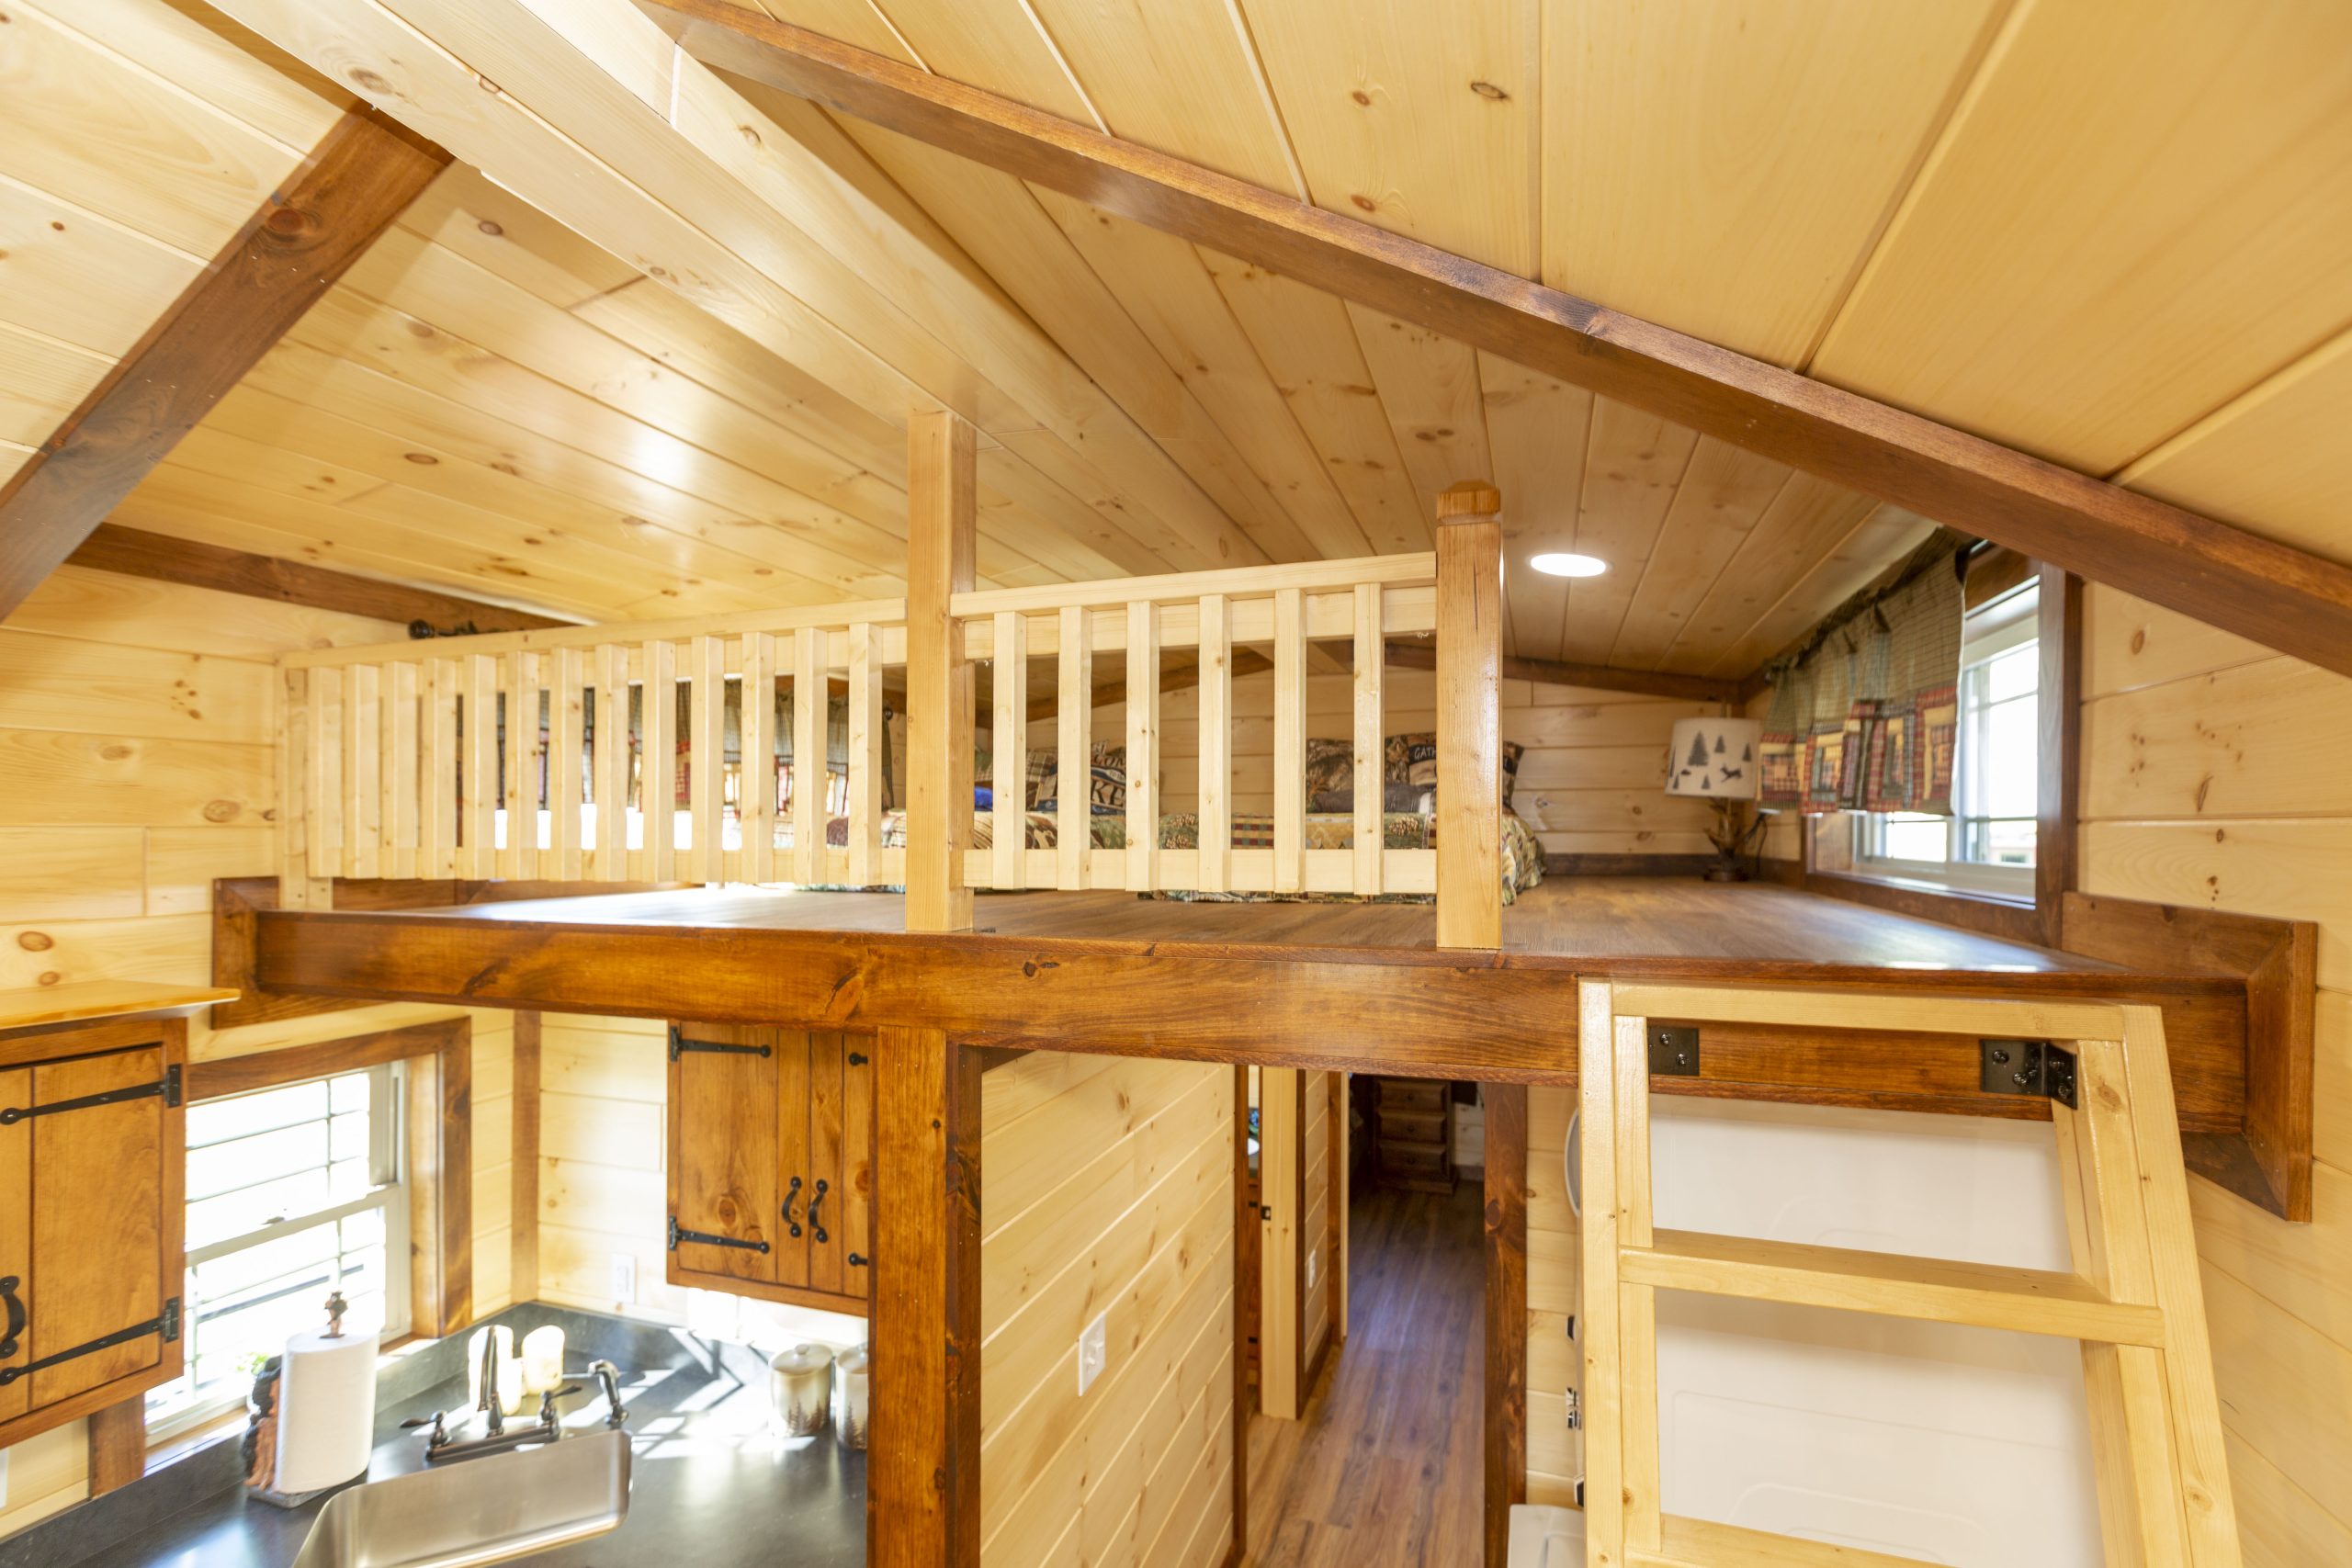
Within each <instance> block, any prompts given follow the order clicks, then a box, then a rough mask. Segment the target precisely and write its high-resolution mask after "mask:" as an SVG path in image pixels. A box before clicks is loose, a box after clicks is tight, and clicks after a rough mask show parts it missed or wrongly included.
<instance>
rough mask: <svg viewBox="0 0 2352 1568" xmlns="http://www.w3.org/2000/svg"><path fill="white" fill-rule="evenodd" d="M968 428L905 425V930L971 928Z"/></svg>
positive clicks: (950, 420) (951, 416) (915, 418)
mask: <svg viewBox="0 0 2352 1568" xmlns="http://www.w3.org/2000/svg"><path fill="white" fill-rule="evenodd" d="M975 457H976V447H975V437H974V432H973V429H972V426H971V425H970V424H969V423H966V422H965V421H964V420H963V419H962V418H960V417H959V416H957V415H956V414H955V413H952V412H947V411H945V410H929V411H922V412H916V413H915V414H913V415H912V416H911V417H910V418H909V420H908V421H907V929H908V930H909V931H969V930H970V929H971V926H972V895H971V890H970V889H969V888H967V887H966V886H964V854H965V851H966V850H967V847H968V846H969V845H970V843H971V841H972V666H971V663H970V661H969V660H967V659H966V658H965V654H964V623H963V622H962V621H961V620H960V619H958V618H957V617H956V615H955V613H954V598H955V595H956V594H957V593H961V592H969V591H970V589H971V586H972V538H973V521H974V518H975V516H976V515H977V512H978V489H977V479H976V474H977V469H976V467H975Z"/></svg>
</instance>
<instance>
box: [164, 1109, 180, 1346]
mask: <svg viewBox="0 0 2352 1568" xmlns="http://www.w3.org/2000/svg"><path fill="white" fill-rule="evenodd" d="M172 1071H174V1072H175V1073H176V1072H178V1071H179V1069H178V1068H177V1067H174V1068H173V1069H172ZM163 1326H164V1344H166V1345H169V1344H171V1343H173V1342H174V1341H175V1340H176V1339H178V1338H179V1337H180V1299H179V1297H177V1296H174V1297H173V1298H172V1299H171V1300H170V1301H167V1302H165V1303H164V1319H163Z"/></svg>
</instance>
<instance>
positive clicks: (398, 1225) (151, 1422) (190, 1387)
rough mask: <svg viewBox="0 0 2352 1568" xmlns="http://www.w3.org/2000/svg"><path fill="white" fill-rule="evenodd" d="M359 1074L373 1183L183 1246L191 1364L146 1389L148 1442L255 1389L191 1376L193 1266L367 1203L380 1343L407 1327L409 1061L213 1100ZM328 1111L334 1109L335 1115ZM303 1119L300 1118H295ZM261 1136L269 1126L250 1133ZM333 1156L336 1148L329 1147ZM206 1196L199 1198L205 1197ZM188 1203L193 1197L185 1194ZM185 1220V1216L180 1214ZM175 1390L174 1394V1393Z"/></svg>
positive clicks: (190, 1425)
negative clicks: (378, 1242) (378, 1255)
mask: <svg viewBox="0 0 2352 1568" xmlns="http://www.w3.org/2000/svg"><path fill="white" fill-rule="evenodd" d="M357 1076H364V1077H368V1079H369V1080H370V1082H369V1088H368V1175H369V1178H370V1181H369V1188H368V1191H367V1192H365V1193H363V1194H361V1195H360V1196H358V1197H356V1198H349V1199H345V1200H344V1201H340V1202H336V1203H330V1204H327V1205H325V1206H324V1207H322V1208H318V1209H311V1210H305V1211H303V1212H302V1213H299V1214H290V1215H288V1216H287V1217H286V1218H284V1219H280V1220H273V1221H270V1222H268V1223H266V1224H261V1225H258V1226H255V1227H254V1229H252V1230H248V1231H244V1232H241V1233H239V1234H238V1235H230V1236H223V1237H221V1238H220V1239H219V1240H217V1241H212V1242H208V1243H206V1244H205V1245H203V1246H202V1247H187V1248H186V1249H185V1251H184V1254H183V1258H182V1261H181V1293H182V1295H183V1297H184V1299H185V1300H186V1301H187V1327H186V1329H185V1330H184V1337H185V1339H186V1341H187V1369H186V1370H185V1371H183V1372H182V1373H181V1375H180V1376H179V1377H177V1378H175V1379H173V1380H172V1381H171V1382H166V1383H161V1384H158V1385H157V1386H156V1387H155V1388H153V1389H151V1390H149V1391H148V1393H147V1395H146V1403H145V1405H144V1409H145V1416H146V1423H147V1436H148V1440H149V1441H150V1442H156V1441H164V1440H168V1439H170V1438H175V1437H177V1436H180V1435H181V1434H184V1433H187V1432H190V1431H193V1430H195V1429H197V1428H198V1427H205V1426H209V1425H210V1424H211V1423H213V1422H215V1421H218V1420H220V1419H221V1418H222V1417H223V1416H227V1415H228V1414H230V1413H231V1412H232V1411H235V1410H239V1409H242V1408H243V1406H244V1404H245V1402H246V1398H247V1395H248V1393H250V1386H251V1385H250V1383H249V1382H247V1381H246V1380H244V1379H243V1378H240V1377H238V1376H235V1375H232V1376H231V1377H229V1378H227V1379H225V1380H220V1381H218V1382H216V1383H215V1385H214V1386H213V1387H212V1388H211V1390H210V1392H209V1393H208V1392H206V1391H205V1390H203V1389H201V1388H199V1387H198V1385H197V1384H196V1383H195V1382H194V1378H195V1375H196V1374H195V1370H194V1369H195V1362H196V1346H197V1343H198V1337H199V1335H200V1334H201V1332H202V1324H203V1320H204V1308H203V1305H202V1303H201V1302H200V1301H199V1299H198V1294H197V1292H196V1287H195V1283H194V1279H193V1276H194V1273H195V1271H196V1269H198V1267H199V1266H201V1265H203V1264H205V1263H209V1262H213V1261H215V1260H217V1259H220V1258H232V1257H234V1256H236V1255H237V1254H239V1253H241V1252H246V1251H250V1250H252V1249H254V1248H256V1247H265V1246H266V1245H268V1244H269V1243H270V1242H272V1241H275V1240H277V1238H279V1237H281V1236H286V1235H296V1234H299V1233H300V1232H302V1231H305V1230H311V1229H314V1228H316V1227H318V1226H320V1225H324V1224H340V1223H341V1222H342V1221H344V1220H346V1219H349V1218H351V1217H352V1216H354V1215H356V1214H360V1213H366V1212H367V1211H368V1210H370V1209H374V1210H377V1211H379V1212H380V1213H381V1214H382V1216H383V1218H382V1228H383V1242H382V1247H383V1253H384V1321H383V1324H382V1325H381V1328H380V1331H379V1337H380V1340H381V1342H383V1343H387V1344H389V1343H390V1342H391V1341H393V1340H395V1339H397V1338H399V1337H401V1336H403V1335H405V1334H407V1333H408V1331H409V1328H410V1318H411V1305H412V1300H413V1297H412V1291H411V1286H412V1278H411V1262H412V1258H411V1250H410V1227H409V1216H410V1193H411V1189H412V1186H413V1179H414V1170H413V1164H412V1161H411V1159H410V1155H409V1148H408V1096H409V1073H408V1065H407V1063H406V1062H405V1061H403V1060H401V1059H398V1058H395V1059H392V1060H389V1061H383V1062H376V1063H370V1064H368V1065H365V1066H350V1067H343V1068H337V1069H334V1070H331V1071H328V1072H325V1073H320V1074H313V1075H309V1076H305V1077H291V1078H288V1079H285V1080H284V1081H282V1082H277V1083H270V1084H262V1085H257V1086H255V1087H254V1088H252V1089H244V1090H242V1091H240V1092H239V1093H236V1094H232V1095H223V1096H220V1097H218V1098H217V1099H214V1100H210V1101H209V1103H214V1104H219V1103H223V1102H225V1101H227V1100H240V1099H244V1098H247V1097H248V1096H253V1095H262V1094H271V1093H275V1092H277V1091H278V1090H280V1089H292V1088H296V1087H299V1086H300V1085H304V1084H312V1083H318V1084H328V1083H332V1082H334V1080H335V1079H338V1078H346V1077H357ZM332 1114H333V1112H332V1111H330V1112H329V1115H330V1117H332ZM293 1124H297V1125H299V1123H293ZM248 1135H251V1136H259V1135H264V1134H248ZM330 1158H332V1151H330ZM194 1201H205V1200H194ZM190 1202H191V1200H189V1199H187V1198H186V1197H185V1196H183V1198H182V1208H183V1211H185V1210H186V1208H187V1206H188V1205H189V1203H190ZM183 1223H185V1222H183ZM175 1391H176V1397H173V1396H174V1394H175ZM158 1394H164V1395H166V1400H165V1402H164V1403H161V1404H158V1403H155V1399H156V1395H158Z"/></svg>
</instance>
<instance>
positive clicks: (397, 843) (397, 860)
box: [378, 663, 423, 879]
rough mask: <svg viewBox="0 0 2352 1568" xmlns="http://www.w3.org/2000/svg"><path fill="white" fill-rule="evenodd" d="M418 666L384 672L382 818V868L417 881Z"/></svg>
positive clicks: (404, 665)
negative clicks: (415, 878)
mask: <svg viewBox="0 0 2352 1568" xmlns="http://www.w3.org/2000/svg"><path fill="white" fill-rule="evenodd" d="M421 673H423V671H420V670H419V669H418V667H417V666H416V665H414V664H413V663H401V664H390V665H386V666H385V667H384V773H383V779H382V787H381V795H382V799H383V805H382V806H381V807H379V811H378V818H379V822H380V823H381V825H382V828H383V833H384V847H383V852H382V855H381V859H380V861H379V863H380V864H381V865H382V867H383V874H385V875H386V876H394V877H401V878H403V879H413V878H414V877H415V876H416V874H417V869H416V826H417V795H419V794H420V793H421V792H422V789H423V785H422V784H421V783H420V781H419V779H418V776H417V766H418V762H419V761H420V751H419V748H418V744H417V677H418V676H419V675H420V674H421Z"/></svg>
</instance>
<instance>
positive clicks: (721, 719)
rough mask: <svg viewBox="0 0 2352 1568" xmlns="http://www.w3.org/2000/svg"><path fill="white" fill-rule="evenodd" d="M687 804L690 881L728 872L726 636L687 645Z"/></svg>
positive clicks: (699, 639) (723, 876) (713, 878)
mask: <svg viewBox="0 0 2352 1568" xmlns="http://www.w3.org/2000/svg"><path fill="white" fill-rule="evenodd" d="M686 809H687V812H688V814H689V818H690V821H691V827H690V828H689V829H688V830H689V831H690V832H691V833H692V834H693V835H694V836H693V838H692V839H691V840H688V842H687V845H686V854H685V871H684V876H685V879H686V880H687V881H688V882H703V883H713V882H721V881H724V880H725V879H726V875H727V639H726V638H725V637H695V639H694V640H693V641H691V642H689V643H688V644H687V645H686Z"/></svg>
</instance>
